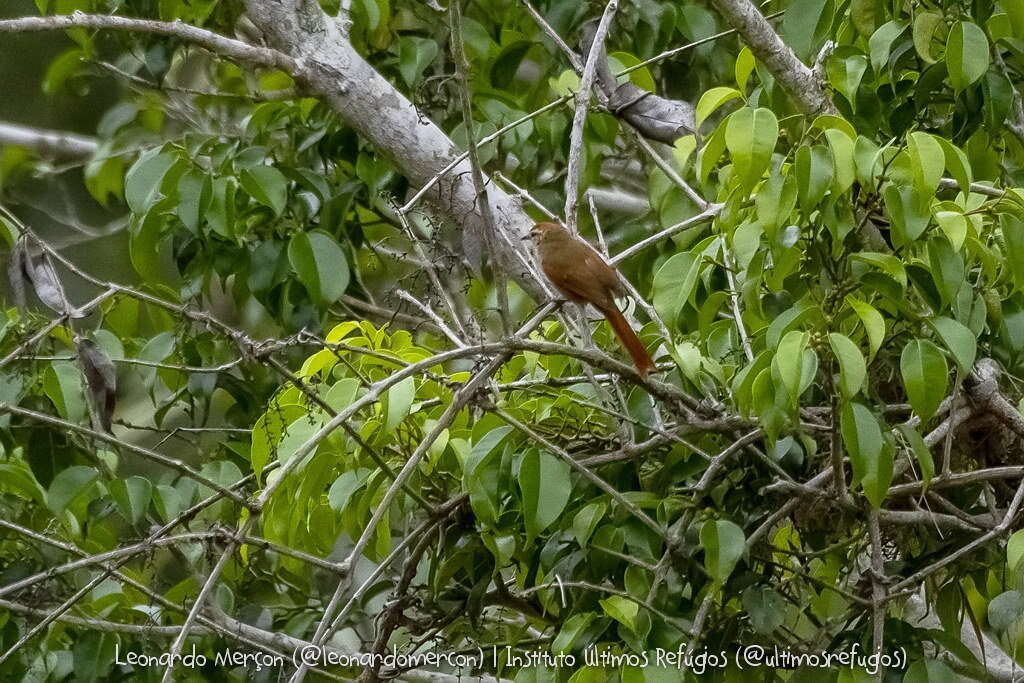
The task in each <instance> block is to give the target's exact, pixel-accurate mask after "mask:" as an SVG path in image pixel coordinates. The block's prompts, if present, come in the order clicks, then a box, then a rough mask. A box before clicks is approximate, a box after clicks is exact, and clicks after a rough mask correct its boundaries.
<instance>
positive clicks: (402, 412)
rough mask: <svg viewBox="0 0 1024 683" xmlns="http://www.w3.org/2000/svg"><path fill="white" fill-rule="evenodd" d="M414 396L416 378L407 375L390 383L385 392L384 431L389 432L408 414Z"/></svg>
mask: <svg viewBox="0 0 1024 683" xmlns="http://www.w3.org/2000/svg"><path fill="white" fill-rule="evenodd" d="M415 396H416V378H415V377H412V376H409V377H406V378H405V379H403V380H402V381H401V382H398V383H397V384H394V385H392V387H391V388H390V389H388V391H387V394H385V399H384V401H385V404H386V406H387V419H386V421H385V423H384V432H385V433H387V434H391V433H393V432H394V431H395V429H396V428H397V427H398V425H399V423H401V422H402V420H404V419H405V418H406V416H407V415H408V414H409V409H410V408H411V407H412V401H413V398H415Z"/></svg>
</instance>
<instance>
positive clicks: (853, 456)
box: [839, 403, 892, 508]
mask: <svg viewBox="0 0 1024 683" xmlns="http://www.w3.org/2000/svg"><path fill="white" fill-rule="evenodd" d="M839 424H840V427H839V428H840V433H841V434H842V437H843V444H844V445H845V446H846V451H847V453H848V454H849V456H850V463H851V464H852V465H853V477H854V481H855V482H856V483H860V485H861V488H862V490H863V491H864V496H865V497H866V498H867V499H868V501H870V502H871V505H872V506H874V507H876V508H877V507H880V506H881V504H882V501H883V500H885V495H886V491H887V490H888V487H889V482H891V481H892V452H891V449H890V448H888V447H887V444H886V443H885V440H884V439H883V438H882V429H881V427H880V426H879V424H878V419H877V418H876V417H875V416H874V414H873V413H872V412H871V411H870V410H869V409H868V408H867V407H866V406H864V405H862V404H860V403H847V404H845V405H844V406H843V408H842V412H841V413H840V421H839Z"/></svg>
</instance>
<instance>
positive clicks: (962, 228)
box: [935, 211, 967, 251]
mask: <svg viewBox="0 0 1024 683" xmlns="http://www.w3.org/2000/svg"><path fill="white" fill-rule="evenodd" d="M935 222H936V223H938V224H939V230H942V233H943V234H944V235H945V236H946V238H947V239H948V240H949V243H950V244H951V245H953V249H954V250H956V251H960V249H961V247H963V245H964V240H965V239H967V217H966V216H964V215H963V214H962V213H960V212H959V211H936V212H935Z"/></svg>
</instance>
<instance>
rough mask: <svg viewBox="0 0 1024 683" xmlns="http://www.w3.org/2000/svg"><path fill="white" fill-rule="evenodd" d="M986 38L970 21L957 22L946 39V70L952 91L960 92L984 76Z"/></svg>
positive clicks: (985, 68) (986, 65)
mask: <svg viewBox="0 0 1024 683" xmlns="http://www.w3.org/2000/svg"><path fill="white" fill-rule="evenodd" d="M989 60H990V57H989V47H988V38H986V37H985V32H984V31H983V30H981V28H980V27H979V26H978V25H977V24H975V23H972V22H970V21H958V22H957V23H955V24H954V25H953V28H951V29H950V31H949V37H948V38H947V39H946V68H947V69H949V82H950V83H951V84H952V85H953V89H954V90H957V91H960V90H963V89H964V88H966V87H967V86H969V85H971V84H972V83H974V82H975V81H977V80H978V79H979V78H981V77H982V76H984V75H985V72H986V71H988V65H989Z"/></svg>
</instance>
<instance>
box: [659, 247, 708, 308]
mask: <svg viewBox="0 0 1024 683" xmlns="http://www.w3.org/2000/svg"><path fill="white" fill-rule="evenodd" d="M701 263H702V259H701V256H700V255H699V254H694V253H691V252H684V253H681V254H676V255H675V256H673V257H672V258H670V259H669V260H668V261H665V263H664V264H663V265H662V266H661V268H659V269H658V272H657V273H655V275H654V286H653V290H654V291H653V296H652V303H653V305H654V308H655V310H656V311H658V315H660V316H661V317H662V318H663V319H664V320H665V324H666V325H671V324H673V323H674V322H675V319H676V315H677V314H678V313H679V311H680V309H682V307H683V306H685V305H686V302H687V301H689V300H690V297H691V296H692V295H693V291H694V288H695V287H696V286H697V276H698V275H699V274H700V269H701Z"/></svg>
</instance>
